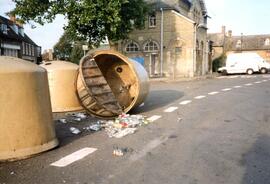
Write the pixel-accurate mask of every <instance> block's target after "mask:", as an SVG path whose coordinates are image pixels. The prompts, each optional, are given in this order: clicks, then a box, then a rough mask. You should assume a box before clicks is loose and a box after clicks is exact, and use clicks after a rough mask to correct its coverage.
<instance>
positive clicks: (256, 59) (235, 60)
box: [218, 53, 270, 75]
mask: <svg viewBox="0 0 270 184" xmlns="http://www.w3.org/2000/svg"><path fill="white" fill-rule="evenodd" d="M268 71H270V64H269V63H268V62H266V61H265V60H264V59H263V58H262V57H261V56H259V55H258V54H257V53H233V54H229V55H228V56H227V59H226V66H225V67H221V68H219V69H218V72H219V73H222V74H236V73H247V74H249V75H251V74H253V73H254V72H260V73H267V72H268Z"/></svg>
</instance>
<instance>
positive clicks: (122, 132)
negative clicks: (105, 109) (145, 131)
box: [105, 114, 149, 138]
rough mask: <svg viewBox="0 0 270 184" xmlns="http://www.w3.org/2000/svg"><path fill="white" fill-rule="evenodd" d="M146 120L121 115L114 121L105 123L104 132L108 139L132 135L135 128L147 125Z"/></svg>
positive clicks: (141, 117)
mask: <svg viewBox="0 0 270 184" xmlns="http://www.w3.org/2000/svg"><path fill="white" fill-rule="evenodd" d="M148 123H149V121H148V120H146V118H145V117H144V116H143V115H129V114H121V115H119V116H118V117H117V118H115V120H114V121H112V120H110V121H107V122H106V123H105V127H106V128H105V131H106V132H107V134H108V136H109V137H115V138H122V137H124V136H126V135H128V134H133V133H134V132H135V131H136V130H137V127H139V126H143V125H147V124H148Z"/></svg>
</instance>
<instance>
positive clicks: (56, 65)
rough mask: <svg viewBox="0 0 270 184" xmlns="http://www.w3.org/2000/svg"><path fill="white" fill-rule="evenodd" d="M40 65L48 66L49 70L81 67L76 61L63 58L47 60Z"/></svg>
mask: <svg viewBox="0 0 270 184" xmlns="http://www.w3.org/2000/svg"><path fill="white" fill-rule="evenodd" d="M40 66H42V67H43V68H46V70H47V71H59V70H61V71H62V70H77V69H78V68H79V65H77V64H75V63H71V62H68V61H61V60H56V61H49V62H45V63H42V64H41V65H40Z"/></svg>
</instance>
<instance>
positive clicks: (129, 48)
mask: <svg viewBox="0 0 270 184" xmlns="http://www.w3.org/2000/svg"><path fill="white" fill-rule="evenodd" d="M139 50H140V47H139V44H138V43H137V42H135V41H130V42H128V43H127V44H126V47H125V51H126V52H129V53H130V52H138V51H139Z"/></svg>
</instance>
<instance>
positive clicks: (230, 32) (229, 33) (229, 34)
mask: <svg viewBox="0 0 270 184" xmlns="http://www.w3.org/2000/svg"><path fill="white" fill-rule="evenodd" d="M228 37H230V38H231V37H232V30H229V31H228Z"/></svg>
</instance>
